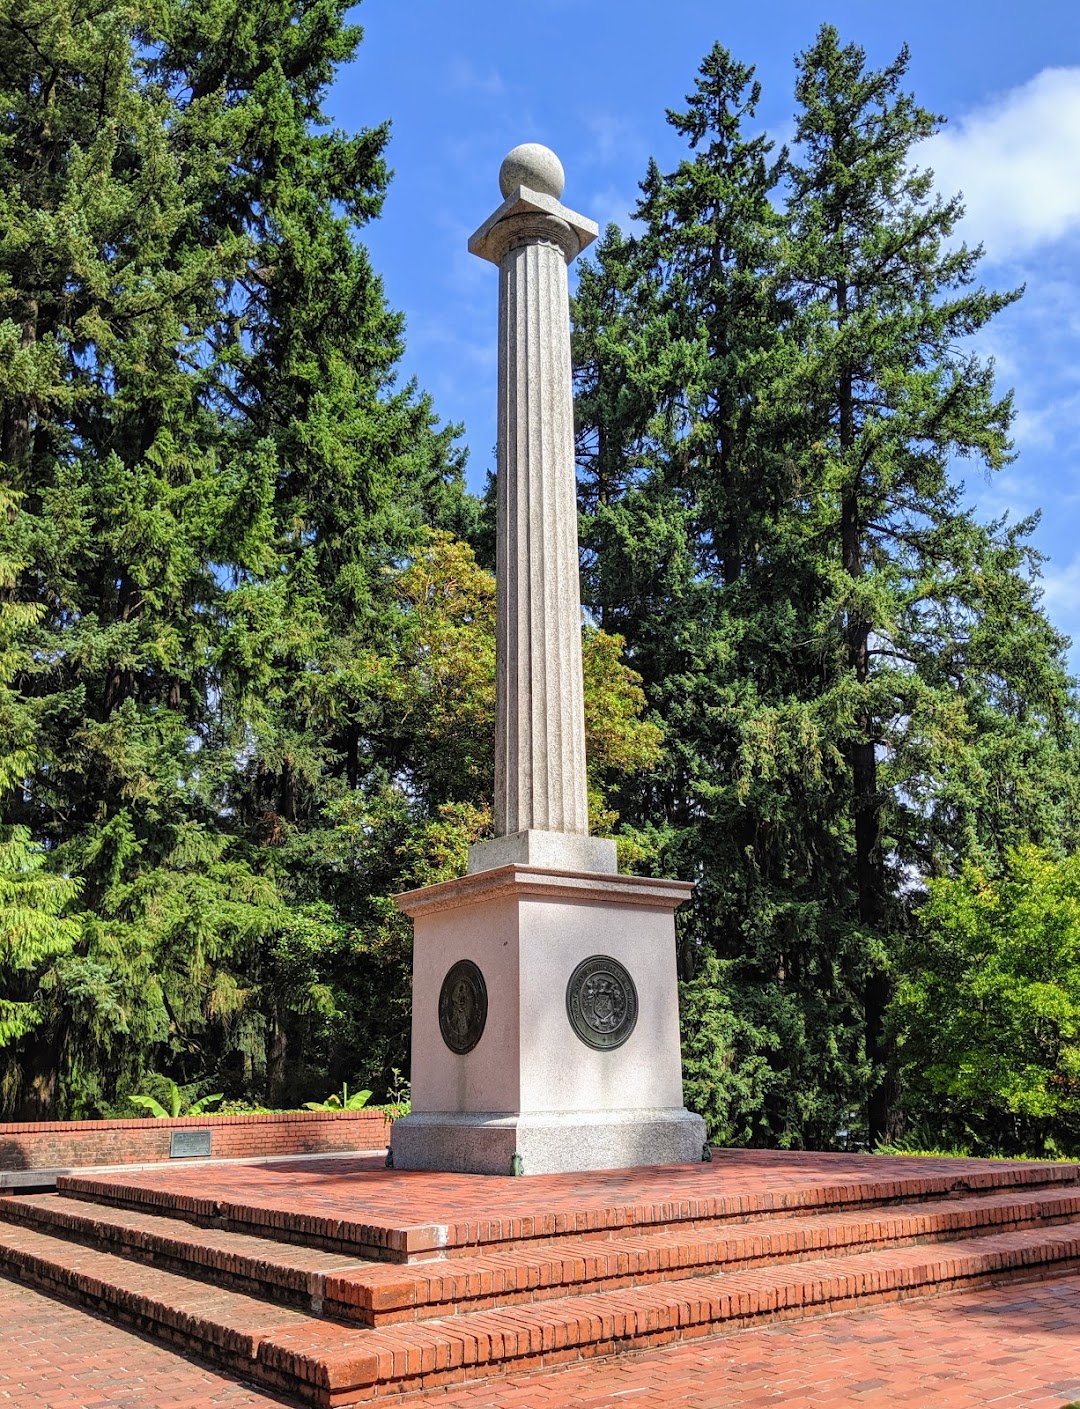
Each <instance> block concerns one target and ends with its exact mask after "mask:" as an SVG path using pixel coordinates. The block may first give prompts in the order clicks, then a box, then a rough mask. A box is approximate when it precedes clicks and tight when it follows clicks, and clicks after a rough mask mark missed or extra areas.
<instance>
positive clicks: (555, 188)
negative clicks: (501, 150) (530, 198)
mask: <svg viewBox="0 0 1080 1409" xmlns="http://www.w3.org/2000/svg"><path fill="white" fill-rule="evenodd" d="M565 185H566V173H565V172H564V171H563V164H562V162H561V161H560V160H559V158H558V157H557V156H556V155H555V153H554V152H553V151H552V150H551V148H550V147H544V146H542V145H541V144H540V143H539V142H522V144H521V145H520V146H519V147H515V148H514V150H513V151H512V152H507V154H506V156H505V157H503V164H502V166H501V167H500V168H499V190H500V191H501V192H502V193H503V195H504V196H509V195H511V194H512V193H513V192H514V191H516V190H517V188H518V187H519V186H529V187H530V188H531V189H532V190H534V191H540V192H542V193H543V195H545V196H551V197H552V198H553V199H554V200H558V199H559V197H560V196H561V195H562V193H563V187H564V186H565Z"/></svg>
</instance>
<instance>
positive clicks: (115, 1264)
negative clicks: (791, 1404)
mask: <svg viewBox="0 0 1080 1409" xmlns="http://www.w3.org/2000/svg"><path fill="white" fill-rule="evenodd" d="M1077 1266H1080V1220H1078V1221H1075V1222H1072V1223H1068V1224H1063V1225H1059V1226H1057V1227H1054V1228H1043V1229H1028V1230H1022V1231H1015V1232H1009V1233H995V1234H990V1235H987V1236H984V1237H981V1238H974V1239H966V1240H962V1241H958V1242H954V1243H949V1244H935V1245H933V1246H906V1247H895V1248H887V1249H879V1250H875V1251H872V1252H863V1253H859V1254H855V1255H852V1256H847V1257H834V1258H824V1259H821V1260H819V1261H815V1262H813V1263H795V1264H790V1263H789V1264H785V1265H780V1266H772V1267H761V1268H753V1269H749V1270H744V1271H739V1272H727V1273H720V1274H714V1275H711V1276H704V1277H695V1278H692V1279H686V1280H678V1281H668V1282H659V1283H655V1284H653V1285H651V1286H644V1287H631V1288H627V1289H624V1290H621V1291H611V1292H604V1291H598V1292H592V1293H590V1294H588V1295H579V1296H569V1297H563V1298H561V1299H559V1300H552V1301H545V1302H542V1303H538V1304H533V1305H528V1306H517V1307H514V1308H512V1309H502V1310H490V1311H473V1312H469V1313H465V1314H462V1315H458V1316H452V1317H445V1318H442V1319H437V1320H432V1321H426V1322H422V1323H417V1324H410V1325H404V1326H389V1327H385V1328H382V1329H379V1328H376V1329H366V1328H361V1327H355V1326H345V1325H341V1324H339V1323H337V1322H333V1321H326V1320H320V1319H319V1318H316V1317H313V1316H310V1315H308V1314H306V1313H304V1312H301V1311H295V1310H291V1309H289V1308H287V1307H280V1306H274V1305H271V1304H267V1303H266V1302H262V1301H259V1300H257V1299H256V1298H254V1297H250V1296H247V1295H245V1294H243V1293H240V1292H235V1291H229V1290H226V1289H220V1288H208V1287H207V1286H206V1285H205V1284H204V1283H201V1282H193V1281H191V1280H188V1279H186V1278H184V1277H182V1276H180V1275H178V1274H176V1273H174V1272H169V1271H165V1270H163V1269H162V1268H159V1267H152V1266H149V1267H148V1266H143V1265H139V1264H136V1263H134V1262H132V1261H130V1260H128V1259H126V1258H121V1257H117V1256H116V1255H115V1254H112V1253H103V1252H98V1251H95V1250H93V1249H91V1248H87V1247H83V1246H81V1245H79V1244H75V1243H71V1242H66V1241H62V1240H60V1239H58V1238H53V1237H51V1236H49V1235H48V1234H44V1233H41V1232H38V1231H37V1230H35V1229H30V1228H24V1227H16V1226H13V1225H7V1226H5V1227H2V1228H0V1267H3V1268H4V1269H5V1270H6V1271H7V1272H8V1273H9V1274H11V1275H15V1276H18V1277H22V1278H23V1279H25V1280H27V1281H29V1282H33V1283H34V1284H35V1285H37V1286H40V1287H43V1288H44V1289H46V1290H48V1291H50V1292H53V1293H54V1294H57V1295H60V1296H62V1297H64V1298H66V1299H69V1300H74V1301H77V1302H79V1303H81V1304H83V1305H87V1306H90V1307H92V1308H93V1309H95V1310H98V1311H102V1312H105V1313H106V1314H108V1315H111V1316H113V1317H116V1318H118V1319H121V1320H124V1321H127V1322H130V1323H133V1324H135V1325H136V1326H138V1327H139V1328H140V1329H142V1330H144V1331H148V1332H150V1333H151V1334H154V1335H156V1336H160V1337H161V1338H163V1339H165V1340H169V1341H171V1342H173V1343H175V1344H179V1345H181V1346H183V1347H184V1348H185V1349H188V1350H192V1351H195V1352H196V1353H198V1354H201V1355H203V1356H205V1357H207V1358H209V1359H211V1360H213V1361H215V1362H216V1363H218V1364H220V1365H223V1366H224V1367H226V1368H228V1369H231V1370H233V1371H236V1372H239V1373H240V1374H242V1375H243V1376H244V1377H245V1378H248V1379H254V1380H256V1381H258V1382H260V1383H262V1384H265V1385H267V1386H270V1387H273V1388H276V1389H284V1390H286V1391H288V1392H289V1393H292V1394H294V1395H297V1396H298V1397H300V1398H302V1399H304V1400H305V1401H306V1402H307V1403H309V1404H313V1405H317V1406H321V1407H322V1409H331V1406H344V1405H349V1404H358V1403H361V1402H364V1401H366V1400H369V1399H372V1398H374V1397H375V1396H376V1395H379V1394H385V1393H387V1392H393V1391H404V1390H414V1389H426V1388H430V1387H434V1386H436V1385H445V1384H450V1383H454V1382H459V1381H462V1380H464V1379H467V1378H475V1377H479V1376H483V1375H496V1374H499V1373H502V1372H504V1371H507V1370H515V1371H516V1370H524V1369H529V1368H532V1367H537V1366H544V1365H552V1364H562V1363H567V1362H569V1361H573V1360H578V1359H583V1358H585V1357H588V1356H597V1355H609V1354H612V1353H615V1352H617V1351H620V1350H627V1349H633V1348H642V1347H646V1346H653V1345H660V1344H665V1343H668V1342H671V1341H675V1340H680V1339H684V1338H689V1337H692V1336H699V1335H706V1334H709V1333H710V1332H716V1331H719V1330H723V1329H734V1328H737V1327H740V1326H744V1325H748V1324H753V1323H758V1322H760V1321H762V1320H765V1319H770V1318H776V1317H792V1316H805V1315H811V1314H815V1313H820V1312H823V1311H829V1310H838V1309H846V1308H850V1307H851V1306H853V1305H854V1304H856V1303H864V1304H865V1303H868V1302H875V1301H882V1300H892V1299H896V1298H898V1297H902V1296H915V1295H928V1294H931V1293H934V1292H940V1291H944V1290H949V1289H954V1288H957V1287H960V1286H964V1287H968V1286H972V1285H976V1284H979V1283H982V1282H988V1281H1000V1280H1006V1279H1009V1278H1013V1277H1033V1276H1035V1277H1039V1276H1047V1275H1052V1274H1053V1273H1055V1272H1061V1271H1065V1270H1068V1269H1071V1268H1075V1267H1077Z"/></svg>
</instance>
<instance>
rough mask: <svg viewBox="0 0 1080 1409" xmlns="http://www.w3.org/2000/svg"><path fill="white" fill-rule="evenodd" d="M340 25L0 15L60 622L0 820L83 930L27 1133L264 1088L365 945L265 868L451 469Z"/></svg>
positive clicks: (199, 11) (44, 523)
mask: <svg viewBox="0 0 1080 1409" xmlns="http://www.w3.org/2000/svg"><path fill="white" fill-rule="evenodd" d="M345 8H346V7H345V5H344V4H339V3H335V0H316V3H311V4H309V3H299V0H297V2H296V3H294V2H293V0H273V3H271V4H270V5H269V6H262V7H261V8H259V9H258V10H257V11H255V10H252V9H251V8H250V7H249V6H246V5H244V4H242V3H239V0H211V3H209V4H202V3H200V4H194V3H191V0H166V3H164V4H141V3H134V4H124V5H106V6H104V7H100V6H99V7H96V8H94V9H92V10H91V11H87V10H86V9H85V7H82V6H79V5H75V4H71V3H66V0H62V3H60V4H52V3H49V4H44V3H40V0H5V2H4V4H3V6H2V7H0V38H2V43H0V88H2V90H3V94H4V102H3V108H4V113H3V119H2V122H3V128H4V142H3V147H2V151H0V208H2V214H3V235H2V237H0V320H2V321H0V347H2V349H3V354H4V356H3V373H2V381H0V391H2V395H3V405H2V409H0V452H2V457H3V474H4V482H5V484H6V485H7V486H8V487H9V489H10V490H11V491H12V492H14V493H17V494H18V495H20V496H21V505H22V510H23V512H21V513H20V514H19V515H18V516H16V517H15V518H14V519H12V520H10V521H9V522H8V524H7V525H6V529H5V532H6V536H7V538H8V539H9V540H10V546H9V549H8V552H9V554H10V555H11V556H13V557H16V558H18V559H20V560H21V561H22V562H23V563H24V564H25V567H24V570H23V571H22V573H21V575H20V578H19V581H18V583H17V585H16V587H15V588H14V589H13V592H14V595H15V597H16V599H17V600H18V601H19V602H21V603H23V604H24V605H25V606H26V607H27V608H30V609H32V610H33V611H34V612H35V613H36V621H37V625H36V627H35V631H34V633H33V634H32V639H31V640H30V643H29V650H28V653H27V657H26V661H25V663H24V665H23V667H22V668H21V669H20V670H19V671H18V673H17V675H16V677H15V679H14V682H13V684H14V687H15V690H16V693H17V695H18V698H19V699H20V700H21V701H22V702H23V703H25V704H26V706H27V708H28V709H30V710H32V712H33V717H34V719H35V723H36V728H37V742H36V747H35V754H34V757H33V759H32V760H30V766H29V767H28V769H27V771H26V773H25V775H24V776H21V777H20V778H19V780H18V785H17V786H15V787H13V788H11V789H9V790H8V791H7V793H6V795H5V797H4V799H3V807H4V813H5V817H6V819H7V820H8V821H9V822H11V823H19V824H22V825H25V826H26V827H28V828H29V830H30V834H31V836H32V837H33V838H34V839H35V840H36V841H37V842H38V843H39V844H43V845H45V846H46V847H47V848H48V850H49V855H50V862H51V866H52V869H53V870H54V871H55V872H57V873H66V874H70V875H73V876H75V877H77V878H78V879H79V881H80V883H81V885H82V897H81V904H82V905H83V906H84V908H85V914H86V917H87V918H86V921H85V925H84V929H83V933H82V935H81V937H80V941H79V943H78V944H77V945H76V946H75V947H74V950H73V952H72V953H70V954H69V955H67V956H66V957H64V958H63V959H61V960H58V962H57V964H56V966H55V969H54V972H53V974H52V976H51V981H50V993H51V1002H52V1007H51V1017H50V1019H49V1021H48V1022H44V1023H41V1024H39V1025H38V1027H37V1028H36V1030H35V1032H34V1033H32V1034H31V1035H30V1037H29V1038H28V1039H27V1042H26V1043H25V1044H24V1045H23V1047H22V1049H21V1051H20V1062H21V1070H22V1078H23V1079H22V1091H21V1094H19V1095H18V1096H17V1104H18V1108H19V1109H23V1110H25V1111H27V1112H28V1113H29V1112H32V1111H34V1110H49V1109H56V1108H58V1107H59V1108H65V1109H77V1108H80V1107H84V1108H87V1109H91V1108H93V1106H94V1104H95V1102H97V1103H100V1102H101V1101H107V1100H108V1099H109V1098H110V1095H111V1093H114V1092H116V1091H117V1090H118V1089H120V1090H122V1089H124V1087H125V1086H130V1085H131V1084H132V1082H134V1081H136V1080H137V1079H138V1075H139V1073H140V1072H142V1071H143V1070H144V1069H145V1065H146V1063H147V1061H152V1062H154V1063H156V1064H159V1065H162V1066H170V1067H171V1068H172V1070H173V1071H174V1073H175V1074H176V1075H177V1076H179V1077H180V1078H181V1079H182V1080H187V1079H190V1078H191V1077H192V1076H193V1075H196V1074H199V1073H200V1072H201V1071H203V1070H205V1069H206V1068H207V1067H208V1066H213V1065H214V1064H215V1063H220V1062H221V1061H222V1060H223V1056H224V1054H227V1053H228V1052H229V1051H230V1050H232V1051H233V1052H234V1053H235V1056H236V1062H237V1063H238V1064H239V1065H238V1068H237V1069H238V1070H239V1069H240V1067H243V1068H244V1069H246V1070H247V1072H248V1074H249V1075H251V1072H252V1068H253V1064H254V1066H255V1067H258V1066H260V1065H263V1064H265V1062H266V1060H267V1057H266V1053H267V1050H268V1048H270V1049H272V1048H273V1046H274V1044H275V1042H276V1043H277V1044H278V1048H279V1049H280V1048H281V1046H282V1038H281V1032H282V1028H283V1023H284V1021H285V1016H286V1015H287V1014H290V1013H291V1014H293V1017H294V1025H295V1024H297V1023H298V1024H299V1025H300V1026H301V1027H302V1026H303V1025H304V1023H305V1022H306V1021H307V1020H308V1018H309V1016H310V1013H311V1012H312V1010H313V1008H314V1009H316V1010H319V1009H321V1010H324V1011H325V1010H326V1009H327V1008H328V1007H329V1006H332V1004H330V1003H329V1000H328V998H327V996H326V983H325V979H326V975H327V970H328V969H329V968H331V967H332V963H333V955H334V953H335V948H336V946H337V945H338V944H339V943H340V942H341V941H342V937H343V934H344V930H343V928H342V926H340V925H338V924H337V923H336V922H335V921H334V920H333V917H329V916H327V915H326V914H325V913H324V911H323V910H321V909H320V908H319V907H318V905H316V904H314V902H313V903H312V905H311V906H310V907H309V908H308V909H307V910H305V908H304V904H303V903H302V902H301V901H300V900H299V899H298V898H297V897H296V896H295V895H294V894H293V891H292V889H291V885H290V881H291V878H290V875H289V873H288V869H287V867H282V866H280V865H278V864H277V861H276V856H275V854H274V849H273V847H272V846H270V845H269V844H268V843H270V842H271V841H273V840H276V831H275V829H276V828H277V826H278V823H277V821H276V820H275V819H276V818H278V817H281V818H282V819H284V822H285V823H288V822H291V821H292V820H293V819H294V818H295V817H296V816H298V815H299V814H300V813H301V812H302V811H303V809H304V808H305V807H308V806H310V804H309V801H308V795H309V794H310V791H311V779H312V776H313V775H314V774H316V773H317V772H318V771H319V770H320V769H321V768H325V769H330V768H331V767H334V766H337V760H338V759H339V757H340V756H342V755H346V756H347V754H348V749H347V747H346V746H344V745H342V744H341V743H340V741H339V738H338V737H337V736H336V735H344V734H347V732H348V730H349V729H350V728H351V727H352V724H353V721H354V720H355V718H356V717H357V715H358V714H359V713H361V712H362V711H363V710H364V709H368V710H370V699H369V698H368V697H367V696H366V695H365V690H366V689H369V688H370V680H369V679H368V677H367V676H365V672H364V668H363V664H364V660H365V649H364V648H365V643H367V644H368V646H370V641H371V639H372V635H373V632H374V630H375V626H376V623H377V622H378V620H379V612H380V610H381V608H380V607H379V604H378V598H379V593H380V591H381V590H382V578H383V573H384V568H385V567H386V566H387V565H388V564H391V563H393V562H395V561H397V560H398V559H399V558H400V557H401V555H402V554H403V553H404V552H406V551H407V550H408V547H409V545H410V544H411V543H415V542H416V541H417V536H418V534H419V532H420V530H421V529H422V528H423V525H424V523H425V521H426V520H428V519H430V518H431V517H432V516H434V515H437V514H438V513H439V512H440V505H442V504H443V503H444V502H445V501H446V499H447V496H448V495H449V496H451V497H452V496H453V494H454V492H455V490H454V485H455V483H456V482H457V480H458V479H459V474H458V467H457V465H456V464H455V461H454V456H453V454H452V452H451V450H450V447H449V440H450V437H451V434H452V433H451V432H450V431H439V430H438V429H437V428H436V426H435V425H434V422H433V417H432V413H431V409H430V406H429V404H428V402H427V401H426V400H425V399H424V398H423V397H422V396H419V395H418V394H417V393H416V391H415V390H414V389H413V388H411V387H408V388H404V389H400V390H399V389H396V388H395V387H394V385H393V379H394V366H395V363H396V361H397V359H398V356H399V354H400V333H401V323H400V319H399V318H398V317H397V315H395V314H393V313H391V312H390V311H389V310H387V308H386V306H385V303H384V300H383V296H382V290H381V286H380V284H379V281H378V279H377V277H376V276H375V275H374V273H373V271H372V270H371V267H370V264H369V261H368V259H367V256H366V254H365V252H364V251H363V249H362V247H361V246H359V245H358V244H357V243H356V240H355V235H356V232H357V230H358V229H359V228H360V227H361V226H362V225H363V224H364V222H366V221H367V220H368V219H370V218H371V217H372V216H373V215H375V214H377V212H378V209H379V205H380V202H381V199H382V194H383V190H384V187H385V182H386V169H385V164H384V161H383V155H382V154H383V148H384V146H385V143H386V140H387V129H386V127H385V126H383V127H378V128H374V129H372V130H370V131H366V132H362V133H360V134H358V135H356V136H351V137H350V136H347V135H345V134H343V133H340V132H336V131H332V130H330V129H329V128H328V126H327V122H326V119H325V117H324V115H323V112H322V102H323V99H324V96H325V92H326V89H327V86H328V84H329V82H330V80H331V78H332V76H333V73H334V70H335V68H336V67H337V66H338V65H340V64H341V63H343V62H345V61H347V60H348V59H349V58H350V57H351V56H352V54H353V52H354V51H355V48H356V45H357V43H358V41H359V38H360V31H359V30H358V29H357V28H356V27H354V26H349V25H348V24H346V22H345ZM369 674H370V672H369ZM332 715H333V716H335V718H334V719H333V722H332ZM335 731H336V732H335ZM238 760H242V761H243V763H244V769H243V776H238ZM331 761H332V762H331ZM312 937H314V939H313V943H311V944H308V943H307V941H308V940H309V939H312ZM309 951H310V953H311V954H313V955H314V956H315V958H314V959H313V961H312V962H311V963H309V964H308V966H307V967H306V968H304V969H303V970H302V972H301V970H300V969H298V968H297V966H296V962H295V959H296V956H297V955H298V954H301V953H306V952H309ZM271 1084H274V1083H271ZM276 1085H277V1088H278V1091H279V1093H280V1091H281V1090H282V1089H283V1079H281V1080H278V1081H277V1083H276Z"/></svg>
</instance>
